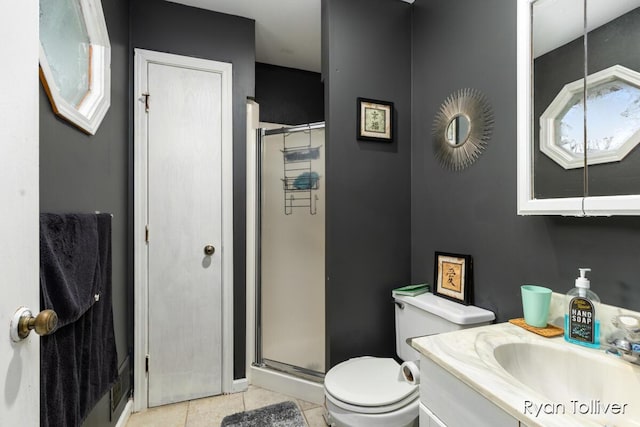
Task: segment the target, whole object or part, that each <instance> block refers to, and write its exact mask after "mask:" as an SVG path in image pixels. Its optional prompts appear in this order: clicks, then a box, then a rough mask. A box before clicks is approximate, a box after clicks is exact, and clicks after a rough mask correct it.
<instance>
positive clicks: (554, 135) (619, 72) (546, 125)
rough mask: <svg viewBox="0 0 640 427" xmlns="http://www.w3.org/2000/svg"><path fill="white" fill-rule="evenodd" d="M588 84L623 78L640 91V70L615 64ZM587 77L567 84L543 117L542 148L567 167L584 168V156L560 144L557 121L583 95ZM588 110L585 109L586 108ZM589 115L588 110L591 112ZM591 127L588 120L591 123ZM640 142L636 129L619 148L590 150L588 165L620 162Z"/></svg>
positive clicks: (594, 75) (593, 85)
mask: <svg viewBox="0 0 640 427" xmlns="http://www.w3.org/2000/svg"><path fill="white" fill-rule="evenodd" d="M587 79H588V80H587V81H588V87H589V88H591V87H595V86H598V85H601V84H604V83H609V82H613V81H621V82H624V83H627V84H629V85H631V86H635V87H636V88H638V90H640V73H638V72H636V71H633V70H631V69H629V68H626V67H624V66H622V65H614V66H612V67H609V68H606V69H604V70H602V71H599V72H597V73H594V74H592V75H590V76H588V78H587ZM583 88H584V79H579V80H576V81H574V82H571V83H568V84H566V85H565V86H564V87H563V88H562V89H561V90H560V92H558V95H556V97H555V98H554V100H553V101H552V102H551V104H549V107H547V109H546V110H545V111H544V113H543V114H542V115H541V116H540V151H542V152H543V153H544V154H546V155H547V156H548V157H549V158H551V159H552V160H553V161H555V162H556V163H557V164H558V165H560V166H562V167H563V168H564V169H576V168H581V167H584V155H583V154H582V153H580V154H572V153H570V152H568V151H567V150H564V149H563V148H562V147H561V146H560V145H559V144H558V143H557V140H559V139H560V135H558V132H557V129H556V124H557V122H558V120H559V119H560V116H561V115H563V114H564V113H565V112H566V111H567V109H568V108H570V107H571V105H570V104H571V102H572V99H574V97H575V96H576V95H579V96H580V97H581V98H582V95H583ZM583 111H584V110H583ZM587 114H588V113H587ZM587 126H588V123H587ZM639 143H640V128H639V129H638V130H636V131H635V132H634V133H633V134H632V135H631V136H630V137H629V138H627V140H626V141H625V142H624V143H623V144H621V145H620V147H618V148H617V149H616V150H610V151H601V152H596V153H587V154H588V155H587V165H589V166H590V165H595V164H601V163H611V162H619V161H621V160H622V159H624V158H625V157H626V156H627V154H629V153H630V152H631V151H632V150H633V149H634V148H635V147H636V146H637V145H638V144H639Z"/></svg>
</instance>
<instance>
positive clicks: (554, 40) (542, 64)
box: [531, 0, 585, 199]
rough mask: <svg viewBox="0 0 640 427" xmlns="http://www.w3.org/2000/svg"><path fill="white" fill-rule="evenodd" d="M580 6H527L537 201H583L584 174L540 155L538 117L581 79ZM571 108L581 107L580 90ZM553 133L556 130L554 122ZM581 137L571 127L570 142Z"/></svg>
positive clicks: (542, 0)
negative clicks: (528, 9)
mask: <svg viewBox="0 0 640 427" xmlns="http://www.w3.org/2000/svg"><path fill="white" fill-rule="evenodd" d="M583 4H584V2H583V0H554V1H550V0H537V1H535V2H534V3H533V5H532V13H533V18H532V35H531V36H532V48H533V64H532V65H533V66H532V70H533V76H532V78H533V93H532V98H533V104H532V112H533V117H532V133H533V141H534V144H533V153H532V154H533V162H534V167H533V195H534V198H537V199H547V198H559V197H581V196H582V195H583V190H584V179H583V175H584V174H583V169H582V168H574V169H570V170H567V169H565V168H563V167H562V166H560V165H559V164H558V163H556V162H555V161H554V160H552V159H551V158H549V157H548V156H547V155H545V154H544V153H542V151H541V150H540V129H541V126H540V118H541V115H542V114H543V113H544V112H545V111H546V110H547V108H549V106H550V105H551V103H552V102H553V101H554V99H555V98H556V96H557V95H558V94H559V93H560V92H561V91H562V89H563V88H564V87H565V85H567V84H569V83H571V82H575V81H577V80H581V79H583V77H584V59H585V56H584V39H583V36H582V35H583V33H584V15H583V13H582V10H583ZM571 102H572V103H573V105H582V104H583V95H582V91H581V90H578V91H577V92H576V93H574V94H573V97H572V100H571ZM578 115H579V112H578ZM571 123H572V124H573V120H572V122H571ZM554 127H556V128H559V127H560V118H559V117H556V121H555V122H554ZM583 131H584V126H583V125H582V126H576V127H575V129H572V137H573V138H575V139H576V140H578V141H583Z"/></svg>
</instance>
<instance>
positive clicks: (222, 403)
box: [126, 386, 327, 427]
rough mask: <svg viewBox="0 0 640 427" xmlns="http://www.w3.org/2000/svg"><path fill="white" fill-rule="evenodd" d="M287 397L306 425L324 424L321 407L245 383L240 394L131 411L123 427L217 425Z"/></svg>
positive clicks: (215, 426)
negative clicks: (227, 417)
mask: <svg viewBox="0 0 640 427" xmlns="http://www.w3.org/2000/svg"><path fill="white" fill-rule="evenodd" d="M287 400H291V401H293V402H296V403H297V404H298V407H299V408H300V410H301V411H302V413H303V415H304V418H305V420H306V421H307V424H308V426H309V427H326V426H327V425H326V424H325V422H324V418H323V417H322V411H323V408H322V406H320V405H316V404H315V403H310V402H305V401H303V400H299V399H296V398H294V397H291V396H287V395H284V394H280V393H276V392H273V391H269V390H267V389H264V388H260V387H255V386H249V389H248V390H247V391H245V392H243V393H235V394H225V395H221V396H214V397H208V398H204V399H198V400H191V401H189V402H181V403H175V404H173V405H165V406H160V407H157V408H151V409H148V410H146V411H144V412H139V413H137V414H132V415H131V417H130V418H129V421H128V422H127V426H126V427H218V426H219V425H220V422H221V421H222V419H223V418H224V417H226V416H227V415H231V414H234V413H236V412H241V411H250V410H252V409H257V408H261V407H263V406H267V405H272V404H274V403H280V402H284V401H287Z"/></svg>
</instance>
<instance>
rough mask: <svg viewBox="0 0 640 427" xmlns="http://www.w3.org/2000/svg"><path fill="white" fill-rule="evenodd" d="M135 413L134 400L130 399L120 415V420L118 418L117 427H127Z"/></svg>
mask: <svg viewBox="0 0 640 427" xmlns="http://www.w3.org/2000/svg"><path fill="white" fill-rule="evenodd" d="M132 412H133V399H129V401H127V404H126V405H125V406H124V409H123V410H122V413H121V414H120V418H118V422H117V423H116V427H125V426H126V425H127V421H129V417H130V416H131V413H132Z"/></svg>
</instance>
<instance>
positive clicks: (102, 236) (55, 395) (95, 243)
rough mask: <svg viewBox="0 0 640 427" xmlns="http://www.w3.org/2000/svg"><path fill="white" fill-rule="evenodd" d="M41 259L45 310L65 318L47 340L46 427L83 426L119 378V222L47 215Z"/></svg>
mask: <svg viewBox="0 0 640 427" xmlns="http://www.w3.org/2000/svg"><path fill="white" fill-rule="evenodd" d="M40 252H41V254H40V286H41V297H42V298H41V308H42V309H46V308H51V309H53V310H55V311H56V312H57V313H58V316H59V319H60V322H59V324H58V327H57V329H56V330H55V332H54V333H53V334H51V335H49V336H45V337H42V339H41V348H40V396H41V401H40V425H41V426H44V427H74V426H80V425H81V424H82V422H83V421H84V419H85V418H86V417H87V415H88V414H89V412H90V411H91V409H92V408H93V407H94V406H95V404H96V403H97V402H98V400H99V399H100V398H101V397H102V396H103V395H104V393H105V392H106V391H108V390H109V388H110V387H111V385H112V384H113V383H114V381H115V380H116V378H117V372H118V368H117V363H118V357H117V353H116V346H115V337H114V332H113V311H112V306H111V216H110V215H109V214H98V215H96V214H68V215H56V214H41V215H40ZM96 295H97V296H99V297H98V298H96Z"/></svg>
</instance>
